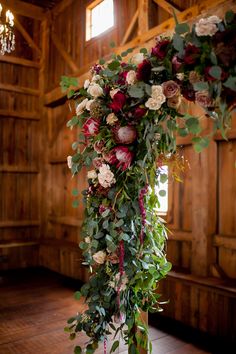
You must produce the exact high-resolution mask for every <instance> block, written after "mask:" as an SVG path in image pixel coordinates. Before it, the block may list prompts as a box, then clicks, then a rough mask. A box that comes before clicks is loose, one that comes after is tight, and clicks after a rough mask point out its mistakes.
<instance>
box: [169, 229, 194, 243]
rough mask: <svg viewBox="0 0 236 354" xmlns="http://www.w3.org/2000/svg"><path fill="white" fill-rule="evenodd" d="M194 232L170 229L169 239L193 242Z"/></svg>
mask: <svg viewBox="0 0 236 354" xmlns="http://www.w3.org/2000/svg"><path fill="white" fill-rule="evenodd" d="M192 238H193V235H192V232H190V231H182V230H170V232H169V234H168V240H170V241H187V242H192Z"/></svg>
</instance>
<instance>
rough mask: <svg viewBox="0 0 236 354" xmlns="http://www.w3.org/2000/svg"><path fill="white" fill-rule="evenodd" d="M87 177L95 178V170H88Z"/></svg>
mask: <svg viewBox="0 0 236 354" xmlns="http://www.w3.org/2000/svg"><path fill="white" fill-rule="evenodd" d="M87 177H88V179H95V178H97V172H96V171H95V170H91V171H88V173H87Z"/></svg>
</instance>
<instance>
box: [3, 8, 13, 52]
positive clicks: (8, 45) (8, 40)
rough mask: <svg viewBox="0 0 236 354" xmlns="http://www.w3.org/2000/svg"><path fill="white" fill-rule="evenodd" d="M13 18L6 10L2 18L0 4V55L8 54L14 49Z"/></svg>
mask: <svg viewBox="0 0 236 354" xmlns="http://www.w3.org/2000/svg"><path fill="white" fill-rule="evenodd" d="M13 28H14V16H13V13H12V12H11V11H10V10H7V11H6V13H5V16H4V13H3V8H2V5H1V3H0V54H2V55H4V54H5V53H10V52H12V51H13V50H14V49H15V35H14V31H13Z"/></svg>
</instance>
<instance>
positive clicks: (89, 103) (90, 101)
mask: <svg viewBox="0 0 236 354" xmlns="http://www.w3.org/2000/svg"><path fill="white" fill-rule="evenodd" d="M93 102H95V100H89V101H88V102H87V103H86V109H87V110H88V111H90V107H91V104H92V103H93Z"/></svg>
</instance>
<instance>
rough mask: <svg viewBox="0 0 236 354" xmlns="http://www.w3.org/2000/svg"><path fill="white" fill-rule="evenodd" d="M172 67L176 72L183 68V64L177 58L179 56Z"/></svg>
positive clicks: (173, 61)
mask: <svg viewBox="0 0 236 354" xmlns="http://www.w3.org/2000/svg"><path fill="white" fill-rule="evenodd" d="M172 66H173V69H174V71H178V70H179V69H180V68H181V66H182V62H181V61H180V59H179V58H178V57H177V55H175V56H174V57H173V59H172Z"/></svg>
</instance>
